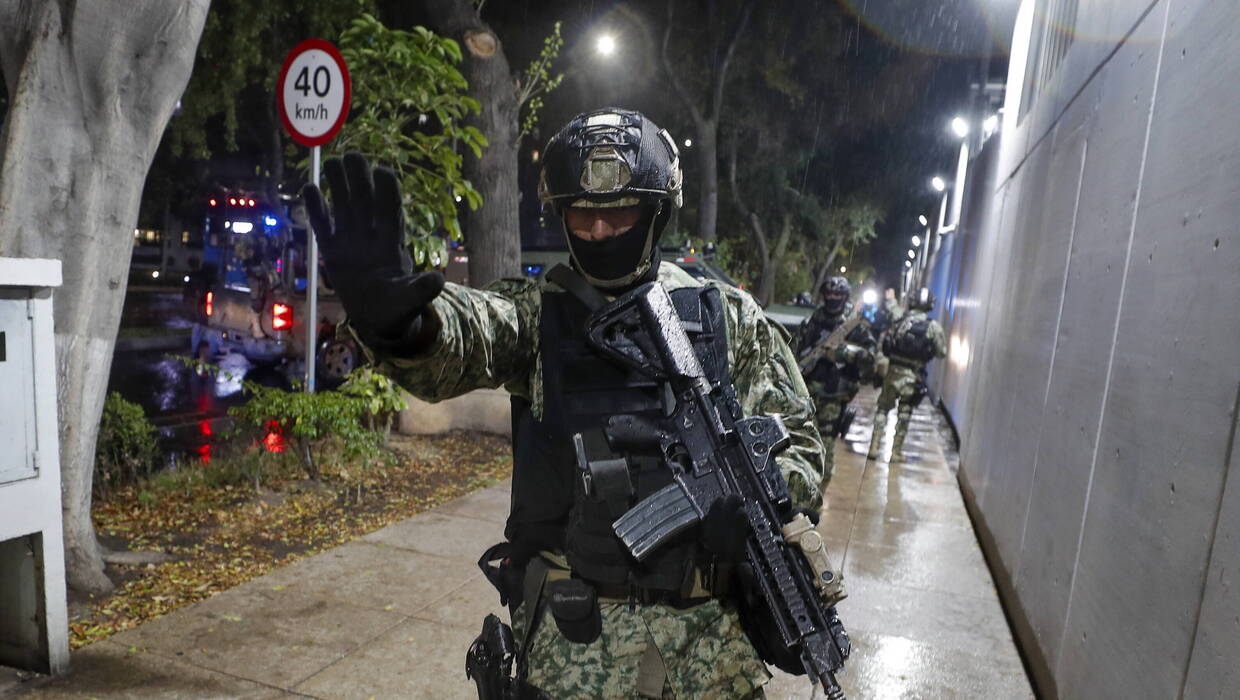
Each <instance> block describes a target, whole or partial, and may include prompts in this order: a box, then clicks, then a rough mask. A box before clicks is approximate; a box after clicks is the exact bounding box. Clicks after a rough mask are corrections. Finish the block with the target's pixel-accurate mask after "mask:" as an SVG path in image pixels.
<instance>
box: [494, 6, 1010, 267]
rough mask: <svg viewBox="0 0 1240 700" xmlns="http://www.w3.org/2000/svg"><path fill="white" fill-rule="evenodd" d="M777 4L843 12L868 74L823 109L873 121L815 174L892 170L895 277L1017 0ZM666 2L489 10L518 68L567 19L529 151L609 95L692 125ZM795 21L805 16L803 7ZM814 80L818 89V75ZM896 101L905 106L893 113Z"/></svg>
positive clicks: (851, 53)
mask: <svg viewBox="0 0 1240 700" xmlns="http://www.w3.org/2000/svg"><path fill="white" fill-rule="evenodd" d="M682 4H685V3H683V2H682ZM688 4H689V5H690V6H692V5H693V3H688ZM724 4H725V5H726V3H724ZM772 6H774V7H778V8H781V9H782V10H783V11H794V12H833V13H843V14H842V16H843V18H844V19H843V27H844V32H845V36H844V38H843V41H845V42H846V47H847V52H848V61H849V66H850V67H854V66H855V69H856V71H857V72H858V75H857V76H856V79H855V80H853V81H851V84H850V85H849V87H848V88H847V89H846V90H845V93H844V94H838V93H834V94H835V95H836V99H827V100H824V101H823V102H822V103H819V104H818V105H817V109H819V110H827V111H828V112H830V111H831V110H837V111H838V110H843V111H845V112H847V113H848V114H847V115H840V114H838V113H837V114H830V113H828V114H827V117H828V118H829V117H842V116H845V117H846V118H847V119H848V120H849V121H850V122H851V123H854V124H859V125H862V126H857V127H853V128H849V129H844V130H843V131H842V132H840V133H839V134H837V135H836V140H835V142H833V143H830V144H824V146H826V147H829V149H830V153H831V157H829V158H821V159H815V160H814V161H813V163H814V165H813V167H814V168H823V169H830V170H831V172H829V173H815V175H817V176H821V177H823V178H829V179H831V180H833V181H834V182H837V183H839V184H840V185H841V186H844V187H858V188H863V189H864V188H866V187H867V186H869V187H870V189H874V187H873V182H868V181H875V180H883V181H884V184H883V185H882V186H881V187H879V188H878V189H879V191H880V192H881V195H880V197H881V199H883V200H885V201H884V204H885V205H886V208H887V210H888V216H887V219H886V221H885V222H884V223H883V224H882V225H881V226H880V228H879V241H877V242H876V243H875V244H874V245H873V246H872V251H871V258H872V261H873V263H874V265H875V267H876V269H877V273H878V274H879V276H880V277H885V278H887V279H888V281H894V279H895V275H896V274H897V273H898V271H899V270H900V266H901V265H902V261H903V260H904V259H905V258H904V255H905V251H906V250H907V248H908V239H909V237H910V236H911V235H912V234H914V233H917V228H918V225H917V223H916V218H917V214H918V213H921V212H923V211H924V212H926V213H927V215H931V214H932V211H931V210H935V209H937V195H935V194H934V193H932V192H931V191H930V189H929V186H928V181H929V178H930V177H931V175H934V174H936V173H942V174H944V175H950V173H951V171H952V170H953V169H954V167H955V159H956V149H957V148H958V143H959V142H958V141H956V140H955V139H954V138H953V137H952V136H951V134H950V133H948V130H947V127H948V123H949V121H950V119H951V117H952V116H953V115H954V114H956V113H958V112H961V111H965V110H967V109H968V108H969V105H970V100H971V99H972V98H971V96H970V89H969V85H970V83H976V82H978V81H979V77H980V76H981V74H982V72H983V71H984V70H986V61H984V60H983V57H984V56H987V55H993V58H992V59H991V60H990V61H989V64H990V66H989V70H990V73H991V74H992V75H993V76H997V77H999V79H1002V77H1003V76H1004V75H1005V73H1006V61H1007V56H1006V49H1007V46H1008V43H1009V42H1010V33H1011V25H1012V22H1013V21H1014V18H1015V12H1016V6H1017V0H798V1H797V2H791V3H789V2H785V3H782V4H781V3H763V5H762V6H760V7H759V10H758V12H762V11H771V9H770V8H771V7H772ZM663 8H664V3H663V2H661V1H659V2H656V1H654V0H648V1H642V0H634V1H631V2H615V1H610V2H609V1H604V0H582V1H567V0H566V1H563V2H551V1H543V0H524V1H521V2H501V1H499V0H492V1H491V2H488V3H487V4H486V6H485V8H484V11H483V14H484V18H485V19H486V20H487V21H488V22H490V23H491V25H492V27H493V28H494V29H495V30H496V32H497V33H498V34H499V35H500V37H501V39H502V40H503V42H504V45H505V50H506V53H507V55H508V58H509V62H510V64H511V65H512V67H513V69H514V70H516V69H518V68H520V67H523V66H525V65H526V64H527V63H528V62H529V59H530V58H531V57H533V56H534V55H535V54H536V52H537V50H538V48H539V46H540V45H541V42H542V39H543V37H545V36H546V35H547V34H548V33H549V32H550V29H551V26H552V24H553V23H554V22H555V21H556V20H557V19H558V20H561V21H562V22H563V28H562V32H563V35H564V39H565V46H564V49H563V51H562V52H561V60H560V63H559V67H560V70H563V71H565V72H566V78H565V80H564V84H563V85H562V86H561V88H560V89H559V90H558V91H556V92H555V93H553V94H552V95H551V96H549V97H548V98H547V106H546V109H545V111H544V114H543V118H542V122H541V123H542V125H543V129H542V132H541V133H540V134H538V135H537V136H536V137H535V138H531V139H527V143H526V145H525V148H524V149H523V155H526V154H528V151H529V150H530V149H531V148H535V147H539V145H540V144H541V143H542V142H543V141H545V139H546V138H547V137H548V136H549V135H550V133H551V132H552V130H554V128H555V127H557V126H558V125H560V124H563V123H564V122H565V121H567V120H568V119H569V118H571V117H572V116H573V115H574V114H577V113H579V112H581V111H586V110H589V109H594V108H597V107H602V106H607V105H619V106H625V107H630V108H634V109H638V110H641V111H642V112H644V113H646V114H647V115H648V116H650V117H651V118H652V119H654V120H655V121H656V122H657V123H659V124H660V125H662V126H665V127H667V128H668V129H669V130H671V131H672V132H673V134H674V135H675V136H676V138H677V139H678V140H682V139H683V138H685V137H687V136H692V133H691V131H690V129H689V125H690V120H689V118H688V115H687V112H686V111H685V110H684V108H683V106H682V105H681V103H680V102H679V101H678V100H676V99H675V97H674V95H673V93H672V92H671V91H670V89H669V88H668V87H667V85H666V81H665V78H664V76H663V75H662V73H661V71H660V67H659V62H658V50H659V44H660V42H661V39H662V32H663V23H664V20H665V15H664V9H663ZM777 21H778V19H777ZM788 21H789V24H790V25H795V23H796V19H795V18H793V17H790V18H789V20H788ZM602 33H607V34H610V35H612V36H614V37H615V38H616V43H617V50H616V53H615V54H613V55H612V56H610V57H607V58H604V57H602V56H600V55H598V53H597V52H596V50H595V42H596V40H597V37H598V36H599V35H600V34H602ZM789 39H790V40H795V41H818V40H820V39H821V38H820V37H815V36H796V35H795V28H790V36H789ZM747 68H749V69H751V70H752V68H750V66H747V65H743V64H740V63H738V64H736V65H734V67H733V71H734V72H733V75H734V76H739V74H740V73H741V72H743V71H745V70H746V69H747ZM689 79H692V76H689ZM738 79H740V78H739V77H738ZM808 87H809V88H810V92H811V93H812V92H813V91H814V86H808ZM725 102H727V98H726V97H725ZM732 108H734V109H743V108H744V106H743V105H732ZM887 110H892V111H895V112H897V113H896V114H885V113H884V112H885V111H887ZM805 111H806V112H807V113H806V114H805V115H804V118H805V119H807V120H809V119H814V118H822V117H821V115H820V114H817V113H814V114H810V113H809V112H810V111H811V110H810V109H806V110H805ZM824 150H825V149H824ZM526 162H527V163H528V160H527V161H526ZM685 164H686V168H687V169H692V168H693V167H695V165H694V162H693V159H692V158H688V157H686V163H685ZM527 169H528V170H529V171H530V172H529V173H523V175H526V177H527V178H528V177H530V175H531V174H532V173H533V172H534V169H533V167H530V166H527ZM686 179H687V181H688V182H689V183H690V187H691V189H690V191H689V193H688V194H689V195H690V197H692V196H693V194H694V193H693V190H692V183H693V180H694V175H693V173H692V172H686ZM530 194H532V192H531V193H530ZM687 203H688V202H687ZM726 216H727V209H726V207H721V210H720V218H721V222H722V221H723V219H724V217H726ZM721 225H722V224H721Z"/></svg>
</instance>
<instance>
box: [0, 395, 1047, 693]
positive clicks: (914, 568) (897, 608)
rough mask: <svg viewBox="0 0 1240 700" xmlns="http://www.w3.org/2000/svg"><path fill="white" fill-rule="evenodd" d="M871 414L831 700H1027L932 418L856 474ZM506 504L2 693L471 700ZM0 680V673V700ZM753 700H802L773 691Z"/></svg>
mask: <svg viewBox="0 0 1240 700" xmlns="http://www.w3.org/2000/svg"><path fill="white" fill-rule="evenodd" d="M873 399H874V394H873V393H872V392H870V393H867V394H864V395H863V396H862V397H861V398H860V399H859V405H858V408H859V412H860V413H862V414H863V416H864V417H863V418H859V419H858V424H857V425H855V426H854V428H853V432H852V433H851V434H850V435H849V442H848V443H847V444H841V445H839V446H838V447H837V460H836V461H837V464H838V467H837V471H836V476H835V479H834V481H832V483H831V488H830V493H829V497H830V507H829V509H828V511H827V513H826V515H825V517H824V519H823V524H822V526H821V527H822V530H823V531H824V534H826V536H827V538H828V541H829V543H830V544H831V547H832V556H842V557H844V570H845V577H846V578H845V581H846V583H847V584H848V588H849V591H850V593H851V595H850V597H849V598H848V600H846V601H844V602H843V603H842V604H841V605H840V613H841V617H842V618H843V620H844V624H845V625H846V626H847V628H848V630H849V633H850V634H851V635H852V639H853V645H854V646H853V656H852V659H851V660H850V661H849V663H848V667H847V669H846V671H845V672H844V674H843V675H842V676H841V682H842V684H843V686H844V688H845V691H846V692H847V693H848V695H849V697H850V698H879V697H882V698H988V699H992V698H1031V697H1033V694H1032V691H1031V690H1030V687H1029V683H1028V681H1027V680H1026V677H1025V674H1024V671H1023V669H1022V667H1021V663H1020V659H1019V658H1018V656H1017V652H1016V649H1015V646H1014V644H1013V642H1012V638H1011V635H1010V633H1009V631H1008V627H1007V624H1006V622H1005V620H1004V617H1003V613H1002V611H1001V609H1000V607H999V602H998V598H997V596H996V593H995V589H994V586H993V585H992V583H991V578H990V574H989V572H988V571H987V569H986V565H985V563H984V561H983V559H982V555H981V550H980V548H979V547H978V544H977V541H976V539H975V538H974V536H973V531H972V529H971V527H970V524H969V520H968V517H967V515H966V514H965V509H964V505H963V502H962V500H961V497H960V492H959V488H958V487H957V485H956V479H955V474H954V473H953V471H952V470H951V469H949V467H948V466H947V465H948V462H947V460H946V459H945V455H944V451H943V446H942V441H941V439H940V436H939V433H938V431H937V427H936V424H935V421H936V417H935V416H934V415H933V414H932V413H931V412H930V411H929V410H928V408H927V407H925V406H923V407H922V408H921V409H920V410H919V411H918V413H917V415H916V416H915V424H914V426H913V429H912V431H910V433H909V438H908V441H907V445H906V448H907V451H908V452H909V460H908V461H907V462H905V463H897V464H895V465H889V464H887V463H886V462H885V461H881V460H880V461H877V462H875V461H870V462H868V463H867V462H866V459H865V448H866V446H867V445H868V440H869V433H870V427H869V420H868V417H869V416H870V415H871V414H872V411H873ZM891 424H894V420H893V421H891ZM508 498H509V491H508V487H507V485H501V486H495V487H491V488H488V489H484V490H482V491H478V492H476V493H474V494H472V495H470V496H467V497H464V498H461V499H459V500H456V501H453V502H451V503H448V504H446V505H444V506H441V507H439V508H436V509H434V510H432V511H428V512H426V513H422V514H420V515H417V516H415V517H412V518H409V519H408V520H405V521H402V522H400V523H396V524H394V525H391V526H389V527H386V528H384V529H382V530H379V531H377V532H374V533H372V534H370V535H367V536H365V537H363V538H361V539H358V540H355V541H353V542H351V543H349V544H346V545H343V546H341V547H337V548H336V549H333V550H330V551H327V552H324V553H322V554H319V555H317V556H314V557H310V558H308V559H304V560H302V561H299V562H297V563H294V564H292V565H290V566H287V567H285V568H282V569H279V570H277V571H275V572H273V573H271V574H268V575H267V576H264V577H262V578H259V579H255V580H253V581H251V582H249V583H247V584H244V585H242V586H238V587H237V588H234V589H232V590H229V591H225V592H223V593H221V594H219V595H217V596H215V597H213V598H210V599H208V600H206V601H203V602H201V603H199V604H197V605H194V606H191V607H188V608H184V609H182V610H178V611H177V612H174V613H172V614H169V615H167V616H164V617H162V618H159V619H157V620H154V621H152V622H149V623H147V624H145V625H143V626H141V627H139V628H137V629H134V630H131V631H128V632H125V633H122V634H119V635H116V636H114V637H111V638H109V639H107V640H104V641H101V642H98V643H96V644H93V645H91V646H89V647H85V648H83V649H80V650H78V651H76V652H75V653H74V654H73V660H72V666H73V668H72V671H71V672H70V673H69V674H68V675H67V676H65V677H62V678H57V679H51V680H45V681H36V682H32V683H30V684H28V685H24V686H16V687H14V686H9V687H8V689H9V691H10V692H12V691H16V694H17V696H18V697H20V698H21V700H35V699H40V700H42V699H49V700H50V699H53V698H55V699H60V698H73V699H75V700H81V699H83V698H100V699H105V698H264V699H265V698H285V697H314V698H360V699H366V698H474V697H476V695H475V693H474V690H473V687H472V684H470V683H469V682H467V681H466V679H465V673H464V667H465V662H464V659H465V651H466V649H467V648H468V647H469V644H470V642H471V641H472V640H473V638H474V637H475V636H476V634H477V632H478V630H479V628H480V626H481V622H482V618H483V617H484V616H485V615H486V613H487V612H492V611H494V612H497V613H501V612H502V611H501V608H500V606H499V600H498V597H497V596H496V594H495V591H494V589H492V588H491V586H490V585H489V584H488V583H487V582H486V580H485V579H484V578H483V577H482V575H481V573H480V572H479V570H478V568H477V566H476V565H475V561H476V560H477V558H478V556H479V555H480V553H481V552H482V551H483V549H485V548H486V547H488V546H489V545H491V544H493V543H495V542H498V541H499V540H500V539H501V537H502V530H503V521H504V518H505V517H506V515H507V512H508ZM504 617H505V619H506V615H504ZM4 680H5V677H4V675H3V673H2V670H0V695H2V694H4V691H5V688H6V686H5V684H4ZM819 695H820V694H819ZM768 696H769V697H772V698H809V697H811V696H812V694H811V688H810V687H809V685H808V683H807V682H806V681H805V679H804V678H803V677H802V678H796V677H792V676H788V675H785V674H778V673H777V674H776V678H775V679H774V680H773V681H772V682H771V683H770V684H769V685H768Z"/></svg>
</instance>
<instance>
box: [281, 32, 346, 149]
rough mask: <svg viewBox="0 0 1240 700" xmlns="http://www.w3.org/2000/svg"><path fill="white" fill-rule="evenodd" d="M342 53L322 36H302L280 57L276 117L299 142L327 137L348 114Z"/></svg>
mask: <svg viewBox="0 0 1240 700" xmlns="http://www.w3.org/2000/svg"><path fill="white" fill-rule="evenodd" d="M352 87H353V86H352V84H351V83H350V81H349V68H348V66H346V65H345V64H344V57H343V56H341V55H340V52H339V51H337V50H336V47H335V46H332V44H331V42H328V41H325V40H323V39H306V40H305V41H303V42H301V43H300V44H298V45H297V46H294V47H293V50H292V51H289V52H288V56H286V57H285V58H284V65H283V66H281V67H280V78H279V79H278V80H277V81H276V106H277V107H278V108H279V110H280V121H281V122H283V124H284V130H285V131H287V132H288V133H289V136H292V137H293V140H294V141H296V142H297V143H300V144H301V145H303V146H322V145H323V144H325V143H327V142H328V141H331V140H332V139H333V138H334V137H335V136H336V133H337V132H339V131H340V127H342V126H344V121H345V119H347V118H348V116H349V101H350V100H351V99H352V96H353V92H352Z"/></svg>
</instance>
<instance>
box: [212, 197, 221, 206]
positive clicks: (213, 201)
mask: <svg viewBox="0 0 1240 700" xmlns="http://www.w3.org/2000/svg"><path fill="white" fill-rule="evenodd" d="M210 202H211V206H215V205H216V204H218V203H219V202H216V201H215V197H212V198H211V199H210Z"/></svg>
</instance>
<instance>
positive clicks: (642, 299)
mask: <svg viewBox="0 0 1240 700" xmlns="http://www.w3.org/2000/svg"><path fill="white" fill-rule="evenodd" d="M586 333H587V337H588V339H589V342H590V344H591V345H592V346H594V347H595V348H597V349H598V350H600V351H601V352H603V353H604V354H605V355H607V356H608V357H610V358H611V359H613V360H615V361H618V362H620V363H621V364H623V365H625V366H627V367H630V368H632V369H633V370H636V371H637V372H640V373H642V374H644V375H646V376H649V377H651V378H653V379H655V380H657V381H660V382H662V383H663V385H664V387H665V388H664V395H665V400H664V403H665V407H664V408H665V413H666V414H667V417H666V420H663V421H659V422H658V423H657V424H655V425H652V424H651V423H650V422H649V421H645V420H642V419H640V418H638V417H637V416H633V415H618V416H613V417H612V418H611V419H610V420H609V421H608V426H607V430H606V434H607V439H608V442H609V443H610V445H611V447H612V448H613V449H615V450H618V451H627V452H630V453H634V454H636V453H640V452H641V451H643V450H650V449H651V448H654V449H655V450H657V451H658V452H659V453H661V455H662V457H663V459H664V460H665V462H666V463H667V464H668V465H669V466H670V467H671V469H672V470H673V471H674V472H675V477H674V478H675V482H674V483H672V484H669V485H668V486H666V487H664V488H663V489H661V490H660V491H658V492H656V493H654V494H652V495H650V496H649V497H647V498H645V499H644V500H642V501H641V502H640V503H638V504H637V505H635V506H634V507H633V508H632V509H630V510H629V511H628V512H626V513H625V514H624V515H622V516H621V517H620V518H619V519H618V520H616V521H615V523H613V528H614V530H615V532H616V535H617V536H618V537H619V538H620V539H621V540H622V541H623V542H624V544H625V546H626V547H627V548H628V550H629V552H630V553H631V554H632V555H633V556H634V557H635V558H637V559H638V560H642V559H644V558H645V557H646V556H647V555H649V554H650V553H651V552H653V551H654V550H656V549H658V548H659V547H660V546H661V545H662V544H664V543H665V542H667V541H669V540H671V539H672V538H674V537H675V536H676V535H677V534H678V533H680V532H682V531H684V530H685V529H687V528H689V527H691V526H693V525H694V524H695V523H697V522H698V521H699V520H701V518H702V517H703V516H704V515H705V514H706V513H707V512H708V511H709V510H710V508H711V505H712V504H714V503H715V502H716V501H718V500H720V499H722V498H724V497H726V496H728V495H729V494H738V495H739V496H740V497H741V499H742V501H743V503H744V513H745V516H746V518H747V519H748V521H749V525H750V527H751V534H750V536H749V539H748V542H747V543H746V546H745V548H746V551H745V557H746V562H747V564H748V565H749V566H750V567H752V572H753V573H754V574H755V575H754V576H753V577H752V579H753V580H752V582H751V585H750V587H751V588H756V589H757V590H756V591H750V595H751V597H752V598H756V599H757V600H759V601H760V604H759V606H758V607H759V608H760V609H759V611H758V613H757V614H759V615H766V616H767V618H768V619H769V620H771V621H773V622H774V625H775V627H776V628H777V630H778V637H779V639H778V640H777V641H776V644H782V645H783V648H781V649H778V650H776V651H777V652H778V653H779V654H782V656H784V657H785V658H788V657H791V658H793V659H799V661H800V663H801V666H802V667H803V668H804V670H805V672H807V673H808V674H809V676H810V678H811V680H813V681H815V682H817V683H819V684H820V685H821V686H822V688H823V690H824V691H826V693H827V696H828V697H830V698H840V699H842V698H843V697H844V693H843V690H842V689H841V688H840V686H839V684H838V683H837V682H836V680H835V674H836V673H837V672H838V671H839V670H840V669H841V668H842V667H843V665H844V660H845V659H846V658H848V654H849V651H850V648H851V646H850V643H849V640H848V634H847V633H846V632H845V631H844V626H843V624H842V623H841V622H840V620H839V617H838V615H837V614H836V611H835V607H834V604H835V603H836V602H838V601H839V600H841V599H842V598H843V597H844V593H843V587H842V581H841V580H840V577H839V575H838V573H837V572H835V571H834V570H833V569H832V568H831V564H830V562H829V561H828V559H827V552H826V546H825V544H824V543H823V541H822V538H821V537H820V536H819V534H818V533H817V531H815V530H814V529H813V525H812V523H810V522H809V519H808V518H806V517H805V516H804V515H800V514H799V515H797V516H796V517H795V518H792V519H791V522H789V523H788V524H787V525H786V526H785V525H784V522H785V520H786V519H787V518H786V516H787V515H788V514H790V513H791V501H790V498H789V495H788V487H787V484H786V483H785V482H784V479H783V476H782V475H781V474H780V472H779V467H778V465H777V464H776V463H775V457H774V456H775V454H776V453H777V452H779V451H780V450H781V449H783V448H784V447H786V446H787V444H788V442H789V436H788V431H787V429H786V428H785V427H784V424H783V421H782V420H780V418H779V417H778V416H754V417H751V418H745V417H744V415H743V412H742V410H741V405H740V402H739V401H738V400H737V398H736V391H735V389H734V388H733V387H732V386H731V384H730V383H727V382H722V383H720V384H717V385H714V386H712V385H711V383H710V381H709V380H708V379H707V377H706V375H705V373H704V371H703V369H702V366H701V363H700V362H699V360H698V357H697V355H696V353H695V352H694V349H693V346H692V344H691V342H690V340H689V337H688V335H687V333H686V332H685V329H684V327H683V326H682V325H681V322H680V319H679V317H678V315H677V313H676V309H675V308H674V306H673V305H672V300H671V298H670V297H669V296H668V293H667V291H666V290H665V289H664V288H663V287H662V286H661V285H659V284H658V283H649V284H646V285H643V286H641V287H639V288H637V289H635V290H633V291H631V292H629V293H627V294H625V295H623V296H621V297H619V298H618V299H616V300H615V301H613V302H611V303H609V304H607V305H606V306H604V307H602V308H600V309H599V310H598V311H596V312H595V313H594V315H593V316H591V318H590V321H589V323H588V325H587V329H586ZM582 466H583V467H584V468H585V469H586V471H587V473H586V474H583V477H585V478H587V479H588V478H589V477H590V473H589V472H590V471H592V466H593V463H590V462H588V461H587V462H586V463H585V464H583V465H582ZM599 466H600V467H602V466H603V465H599ZM761 608H764V609H761Z"/></svg>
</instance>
